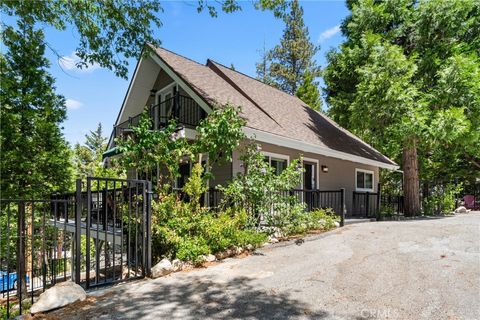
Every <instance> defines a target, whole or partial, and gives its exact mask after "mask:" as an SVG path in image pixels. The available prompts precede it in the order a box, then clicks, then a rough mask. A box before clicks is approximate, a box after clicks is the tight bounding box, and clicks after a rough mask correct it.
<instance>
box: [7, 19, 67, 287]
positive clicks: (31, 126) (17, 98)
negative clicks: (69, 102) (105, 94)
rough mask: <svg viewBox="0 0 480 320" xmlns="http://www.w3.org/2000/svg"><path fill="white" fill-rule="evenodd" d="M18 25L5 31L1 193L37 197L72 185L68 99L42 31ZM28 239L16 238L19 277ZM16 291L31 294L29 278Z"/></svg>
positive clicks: (22, 224) (20, 222)
mask: <svg viewBox="0 0 480 320" xmlns="http://www.w3.org/2000/svg"><path fill="white" fill-rule="evenodd" d="M17 24H18V30H15V29H14V28H12V27H7V28H5V29H4V30H3V32H2V40H3V43H4V46H5V49H6V50H5V53H4V54H1V55H0V67H1V70H2V82H1V86H0V105H1V106H2V110H1V124H2V125H1V127H0V148H1V152H2V153H1V158H0V175H1V181H0V190H1V196H2V198H6V199H9V198H10V199H12V198H13V199H35V198H37V197H39V196H47V195H49V194H50V193H51V192H53V191H56V190H62V189H63V190H65V189H66V188H67V187H68V186H69V185H70V165H69V149H68V146H67V144H66V142H65V140H64V138H63V135H62V133H61V131H60V128H59V127H58V124H59V123H60V122H61V121H63V120H64V119H65V99H64V98H63V97H62V96H59V95H57V94H55V86H54V82H55V81H54V79H53V78H52V77H51V76H50V74H49V73H48V72H47V70H46V69H47V68H48V67H49V63H48V61H47V60H46V59H45V58H44V56H43V54H44V51H45V45H44V44H43V42H42V40H43V32H42V31H36V30H34V29H33V27H32V21H31V19H29V18H24V19H19V20H18V21H17ZM27 206H28V204H27V205H26V204H25V203H22V202H20V203H19V204H18V211H17V212H16V214H17V221H15V223H16V226H17V235H25V233H27V232H28V231H27V229H26V219H27V214H28V213H29V212H32V213H31V214H33V210H29V208H28V207H27ZM16 209H17V208H14V209H13V210H16ZM2 210H3V209H2ZM4 222H5V221H3V223H4ZM1 228H2V229H3V226H1ZM25 238H26V236H18V237H16V239H17V243H16V250H15V251H16V258H17V263H16V266H17V274H18V275H19V278H20V279H23V278H24V276H25V263H24V261H25V252H26V240H25ZM17 290H18V292H17V293H18V294H21V293H22V294H26V292H27V287H26V284H25V281H23V282H22V285H21V286H18V289H17Z"/></svg>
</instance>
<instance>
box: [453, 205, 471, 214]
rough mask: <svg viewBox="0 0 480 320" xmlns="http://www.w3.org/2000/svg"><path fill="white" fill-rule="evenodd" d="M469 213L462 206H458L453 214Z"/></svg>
mask: <svg viewBox="0 0 480 320" xmlns="http://www.w3.org/2000/svg"><path fill="white" fill-rule="evenodd" d="M469 211H470V210H467V208H465V207H464V206H460V207H458V208H457V209H455V213H467V212H469Z"/></svg>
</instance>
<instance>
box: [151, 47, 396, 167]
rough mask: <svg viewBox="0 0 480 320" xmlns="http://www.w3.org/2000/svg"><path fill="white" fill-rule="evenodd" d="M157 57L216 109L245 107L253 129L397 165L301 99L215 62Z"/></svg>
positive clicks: (167, 55)
mask: <svg viewBox="0 0 480 320" xmlns="http://www.w3.org/2000/svg"><path fill="white" fill-rule="evenodd" d="M155 52H156V53H157V55H158V56H159V57H160V58H161V59H162V60H163V61H164V62H165V63H166V64H167V65H168V66H169V67H170V68H172V70H173V71H174V72H176V73H177V75H178V76H180V77H181V78H182V79H183V80H184V81H185V82H186V83H187V84H188V85H189V86H191V88H192V89H193V90H194V91H195V92H196V93H197V94H198V95H199V96H200V97H201V98H203V99H204V100H205V101H206V102H207V103H209V104H210V105H214V104H215V103H218V104H226V103H231V104H233V105H237V106H241V107H242V116H243V117H244V118H245V119H246V121H247V125H246V126H247V127H250V128H253V129H257V130H261V131H266V132H269V133H273V134H276V135H279V136H283V137H287V138H290V139H295V140H299V141H302V142H306V143H309V144H313V145H318V146H319V147H322V148H329V149H332V150H335V151H340V152H345V153H348V154H352V155H356V156H360V157H363V158H366V159H370V160H375V161H380V162H383V163H386V164H389V165H395V163H394V162H393V161H391V160H390V159H388V158H387V157H385V156H384V155H382V154H381V153H380V152H378V151H377V150H375V149H374V148H373V147H371V146H370V145H368V144H367V143H365V142H363V141H362V140H361V139H360V138H358V137H356V136H355V135H353V134H352V133H350V132H349V131H347V130H345V129H344V128H342V127H340V126H339V125H338V124H337V123H335V122H334V121H333V120H331V119H330V118H328V117H327V116H325V115H324V114H323V113H320V112H317V111H315V110H313V109H311V108H310V107H309V106H308V105H306V104H305V103H304V102H303V101H302V100H300V99H299V98H297V97H295V96H292V95H290V94H287V93H285V92H283V91H281V90H278V89H276V88H274V87H271V86H269V85H266V84H264V83H262V82H261V81H258V80H257V79H254V78H251V77H249V76H247V75H245V74H242V73H240V72H237V71H234V70H232V69H230V68H228V67H225V66H223V65H221V64H219V63H217V62H214V61H212V60H208V61H207V64H206V65H202V64H199V63H197V62H195V61H193V60H190V59H188V58H185V57H182V56H180V55H178V54H175V53H173V52H171V51H168V50H165V49H162V48H156V49H155Z"/></svg>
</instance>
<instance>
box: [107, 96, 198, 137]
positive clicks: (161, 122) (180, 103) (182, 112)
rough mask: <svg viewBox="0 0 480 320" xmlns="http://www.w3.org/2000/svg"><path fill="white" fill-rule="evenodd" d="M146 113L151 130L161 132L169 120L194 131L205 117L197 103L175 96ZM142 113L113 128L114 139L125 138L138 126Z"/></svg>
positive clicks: (153, 106)
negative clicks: (150, 122)
mask: <svg viewBox="0 0 480 320" xmlns="http://www.w3.org/2000/svg"><path fill="white" fill-rule="evenodd" d="M148 113H149V115H150V118H151V119H152V127H151V130H161V129H162V128H164V127H165V126H166V125H167V124H168V122H169V121H170V120H173V119H175V120H177V123H178V124H182V125H183V126H185V127H186V128H191V129H195V128H196V127H197V126H198V125H199V124H200V121H201V120H202V119H204V118H205V117H206V116H207V113H206V112H205V110H203V109H202V108H201V107H200V106H199V105H198V103H196V102H195V100H193V99H192V98H190V97H187V96H184V95H181V94H176V95H174V96H173V97H172V98H169V99H167V100H165V101H162V102H161V103H159V104H157V105H152V106H150V107H149V108H148ZM142 114H143V113H139V114H137V115H135V116H133V117H129V118H128V120H126V121H124V122H122V123H120V124H118V125H116V126H114V137H115V138H119V137H125V136H126V135H128V134H129V133H130V132H131V131H132V130H131V129H132V128H133V127H135V126H138V124H139V122H140V118H141V116H142Z"/></svg>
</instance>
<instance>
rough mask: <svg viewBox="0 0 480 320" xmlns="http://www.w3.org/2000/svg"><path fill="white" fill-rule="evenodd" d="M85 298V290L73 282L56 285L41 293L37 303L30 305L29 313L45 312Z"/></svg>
mask: <svg viewBox="0 0 480 320" xmlns="http://www.w3.org/2000/svg"><path fill="white" fill-rule="evenodd" d="M86 298H87V294H86V293H85V290H83V288H82V287H81V286H79V285H78V284H76V283H74V282H73V281H65V282H61V283H58V284H56V285H55V286H53V287H51V288H50V289H47V290H46V291H45V292H44V293H42V294H41V295H40V297H39V299H38V301H37V302H35V303H34V304H33V305H32V308H31V309H30V312H31V313H38V312H45V311H49V310H53V309H57V308H60V307H64V306H66V305H69V304H71V303H73V302H75V301H79V300H80V301H83V300H85V299H86Z"/></svg>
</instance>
